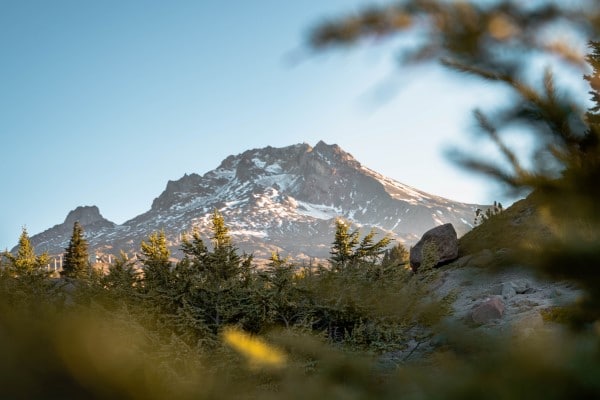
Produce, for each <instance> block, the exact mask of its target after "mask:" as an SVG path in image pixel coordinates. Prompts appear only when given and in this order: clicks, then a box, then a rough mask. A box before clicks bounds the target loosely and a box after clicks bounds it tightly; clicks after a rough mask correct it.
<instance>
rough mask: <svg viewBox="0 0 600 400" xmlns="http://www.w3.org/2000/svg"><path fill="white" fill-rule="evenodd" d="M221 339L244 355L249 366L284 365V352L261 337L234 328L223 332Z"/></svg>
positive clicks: (270, 366) (279, 366)
mask: <svg viewBox="0 0 600 400" xmlns="http://www.w3.org/2000/svg"><path fill="white" fill-rule="evenodd" d="M223 340H224V341H225V343H227V344H228V345H229V346H231V347H232V348H234V349H235V350H236V351H237V352H238V353H241V354H242V355H243V356H244V357H246V359H247V361H248V363H249V365H250V367H251V368H281V367H284V366H285V363H286V356H285V354H284V353H283V352H282V351H280V350H279V349H276V348H275V347H273V346H271V345H269V344H267V343H265V342H264V341H263V340H262V339H260V338H257V337H254V336H252V335H249V334H247V333H245V332H243V331H241V330H239V329H236V328H228V329H226V330H225V331H224V332H223Z"/></svg>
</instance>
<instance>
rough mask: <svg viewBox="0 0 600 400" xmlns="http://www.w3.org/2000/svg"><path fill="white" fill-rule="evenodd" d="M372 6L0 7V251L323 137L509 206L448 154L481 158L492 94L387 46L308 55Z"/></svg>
mask: <svg viewBox="0 0 600 400" xmlns="http://www.w3.org/2000/svg"><path fill="white" fill-rule="evenodd" d="M364 4H365V1H355V0H302V1H281V0H232V1H227V2H225V1H217V0H202V1H179V0H174V1H122V0H116V1H112V0H103V1H82V0H53V1H45V0H38V1H34V0H14V1H10V0H0V139H1V146H2V151H1V153H0V167H1V168H0V179H1V187H2V190H1V192H0V193H1V194H0V248H1V249H4V248H5V247H8V248H10V247H12V246H13V245H14V244H16V241H17V239H18V236H19V234H20V230H21V227H22V226H26V227H27V229H28V231H29V233H30V234H31V235H33V234H35V233H39V232H41V231H43V230H45V229H47V228H49V227H51V226H53V225H55V224H58V223H61V222H63V221H64V218H65V217H66V215H67V213H68V212H69V211H70V210H72V209H74V208H75V207H77V206H79V205H93V204H94V205H97V206H98V207H99V208H100V211H101V213H102V214H103V215H104V217H106V218H108V219H110V220H112V221H114V222H116V223H122V222H125V221H126V220H128V219H130V218H133V217H134V216H136V215H138V214H140V213H142V212H144V211H147V210H148V209H149V208H150V204H151V203H152V200H153V199H154V198H155V197H157V196H158V195H159V194H160V193H161V191H162V190H163V189H164V188H165V185H166V183H167V180H169V179H171V180H175V179H179V178H180V177H181V176H182V175H183V174H184V173H192V172H196V173H199V174H203V173H205V172H207V171H209V170H211V169H213V168H215V167H217V166H218V164H219V163H220V161H221V160H222V159H224V158H225V157H226V156H228V155H230V154H237V153H240V152H242V151H244V150H247V149H250V148H259V147H264V146H267V145H271V146H276V147H278V146H287V145H291V144H294V143H300V142H307V143H309V144H311V145H314V144H315V143H316V142H317V141H319V140H321V139H322V140H324V141H325V142H327V143H337V144H339V145H340V146H341V147H342V148H343V149H345V150H347V151H349V152H350V153H352V154H353V155H354V156H355V157H356V158H357V159H358V160H359V161H360V162H362V163H363V164H364V165H366V166H368V167H370V168H372V169H375V170H377V171H379V172H381V173H383V174H385V175H388V176H390V177H392V178H394V179H396V180H399V181H401V182H403V183H406V184H409V185H412V186H415V187H417V188H419V189H422V190H425V191H428V192H430V193H433V194H437V195H441V196H445V197H448V198H451V199H454V200H460V201H464V202H476V203H491V202H492V201H493V200H495V199H500V198H501V193H500V192H498V189H497V188H494V187H492V186H489V185H486V184H484V183H483V180H481V179H478V178H477V177H476V176H474V175H472V174H469V173H463V172H462V171H461V170H459V169H457V168H456V167H455V166H454V165H453V164H452V163H451V162H450V161H448V160H447V159H446V158H445V157H444V150H445V149H446V148H448V147H450V146H467V148H469V147H468V146H471V148H472V146H473V143H472V140H473V136H472V135H470V134H469V132H470V131H471V130H472V129H471V128H472V125H473V122H472V119H471V118H470V110H472V109H473V108H474V107H476V106H484V107H485V106H486V105H487V104H493V103H494V101H496V100H497V99H498V96H499V94H498V93H497V92H495V91H494V90H493V88H490V87H486V86H485V85H481V84H472V83H469V82H468V81H466V80H464V79H463V78H460V77H458V76H457V75H455V74H449V73H446V72H443V71H442V70H441V69H439V68H437V67H431V68H419V69H413V70H404V69H399V68H398V66H397V65H396V64H395V61H394V49H395V48H396V47H397V44H398V43H394V42H383V43H368V44H367V45H365V46H361V47H360V48H353V49H349V50H336V51H332V52H328V53H326V54H318V55H307V54H303V50H306V48H305V47H304V46H303V45H304V42H305V40H306V37H307V31H308V29H309V28H310V27H311V26H313V25H314V24H315V23H317V22H319V21H321V20H322V18H324V17H327V16H337V15H339V14H340V13H345V12H348V11H351V10H353V9H355V8H356V7H359V6H362V5H364ZM298 54H303V57H300V58H301V61H300V62H297V60H298V57H297V56H298ZM290 60H296V61H295V62H291V61H290Z"/></svg>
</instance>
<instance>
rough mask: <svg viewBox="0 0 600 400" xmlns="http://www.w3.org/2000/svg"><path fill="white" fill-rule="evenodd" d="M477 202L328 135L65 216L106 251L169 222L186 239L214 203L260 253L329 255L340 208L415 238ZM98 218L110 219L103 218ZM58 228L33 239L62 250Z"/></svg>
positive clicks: (362, 222)
mask: <svg viewBox="0 0 600 400" xmlns="http://www.w3.org/2000/svg"><path fill="white" fill-rule="evenodd" d="M476 207H477V206H476V205H471V204H463V203H457V202H454V201H451V200H447V199H444V198H441V197H437V196H433V195H430V194H427V193H425V192H422V191H420V190H418V189H415V188H412V187H410V186H407V185H404V184H402V183H400V182H398V181H395V180H393V179H391V178H388V177H385V176H383V175H381V174H379V173H377V172H375V171H373V170H371V169H369V168H367V167H365V166H362V165H361V164H360V162H358V161H357V160H356V159H354V157H352V155H350V154H349V153H347V152H345V151H344V150H342V149H341V148H340V147H339V146H338V145H335V144H332V145H328V144H326V143H325V142H323V141H320V142H318V143H317V144H316V145H315V146H314V147H311V146H310V145H308V144H306V143H302V144H296V145H292V146H287V147H283V148H274V147H270V146H269V147H266V148H262V149H252V150H247V151H245V152H243V153H241V154H238V155H231V156H229V157H227V158H225V159H224V160H223V161H222V162H221V164H220V165H219V166H218V167H217V168H215V169H213V170H211V171H208V172H206V173H205V174H204V175H202V176H201V175H198V174H195V173H192V174H189V175H188V174H186V175H184V176H183V177H181V178H180V179H178V180H176V181H169V182H168V183H167V185H166V188H165V190H164V191H163V192H162V193H161V194H160V195H159V196H158V197H157V198H156V199H154V201H153V202H152V206H151V208H150V210H148V211H147V212H146V213H144V214H141V215H139V216H137V217H135V218H133V219H131V220H129V221H127V222H125V223H124V224H123V225H114V224H113V223H111V222H110V221H106V220H104V219H103V218H101V216H100V213H99V211H98V209H97V208H95V210H86V212H87V214H86V213H82V210H79V209H78V210H79V211H78V212H76V211H77V210H75V211H73V212H72V213H70V214H69V217H68V218H67V220H66V221H65V223H64V224H62V225H64V226H65V227H67V225H69V224H70V225H71V226H72V222H74V220H80V223H81V224H82V225H83V227H84V229H85V231H86V234H87V237H88V240H89V242H90V245H91V246H92V248H93V249H98V250H101V251H110V252H113V253H115V252H116V251H118V250H119V249H123V250H126V251H136V250H137V249H138V248H139V244H140V242H141V240H142V239H144V238H146V237H147V236H148V235H149V234H150V233H152V232H153V231H155V230H160V229H164V230H165V232H166V234H167V237H168V238H169V240H170V242H171V244H172V245H173V247H174V249H177V247H178V244H179V243H180V240H181V234H182V233H185V232H187V231H189V230H191V229H192V228H197V229H200V230H201V231H206V230H207V229H208V228H209V226H210V225H209V217H210V213H211V212H212V211H213V210H214V209H218V210H220V212H221V213H222V214H223V215H224V217H225V220H226V222H227V224H228V226H229V228H230V231H231V233H232V235H233V236H234V239H235V241H236V243H237V244H238V246H239V247H240V248H241V249H243V250H245V251H247V252H253V253H255V256H256V257H258V258H260V257H265V258H266V257H268V256H269V255H270V253H271V252H272V251H279V252H281V253H283V254H289V255H291V256H293V257H296V258H308V257H327V256H328V251H329V245H330V243H331V241H332V238H333V227H334V220H335V218H338V217H343V218H345V219H348V220H349V221H350V222H352V223H353V224H355V225H357V226H361V227H364V228H365V229H370V228H376V229H378V230H380V231H382V232H385V233H388V234H390V235H392V236H393V237H394V238H396V239H398V240H401V241H405V242H408V243H412V242H413V241H415V239H416V238H418V237H419V236H420V235H421V234H422V233H423V232H425V231H426V230H428V229H430V228H431V227H433V226H435V225H440V224H443V223H447V222H451V223H453V224H454V226H455V228H456V230H457V231H458V232H459V234H460V233H464V232H466V231H467V230H469V229H470V227H471V226H470V224H469V221H471V220H472V218H473V215H474V210H475V208H476ZM80 214H81V216H80ZM98 216H100V219H99V218H98ZM84 217H85V218H84ZM99 220H104V221H106V223H104V222H103V223H102V224H100V225H97V224H98V221H99ZM55 228H56V227H54V228H52V229H55ZM52 229H51V230H49V231H46V232H43V233H42V234H40V235H36V236H34V237H32V241H33V242H34V244H36V242H41V241H43V242H44V244H45V246H46V248H47V249H48V250H50V251H54V252H60V251H62V249H64V247H65V246H66V242H65V240H68V237H67V238H65V237H64V235H60V236H56V237H55V238H52V233H51V232H50V231H52ZM55 232H56V229H55ZM42 239H43V240H42Z"/></svg>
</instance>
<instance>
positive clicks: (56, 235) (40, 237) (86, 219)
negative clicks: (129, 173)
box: [12, 206, 117, 254]
mask: <svg viewBox="0 0 600 400" xmlns="http://www.w3.org/2000/svg"><path fill="white" fill-rule="evenodd" d="M75 221H79V223H80V224H81V226H82V227H83V231H84V233H85V234H86V236H88V233H90V232H91V233H92V234H93V233H94V232H99V231H111V230H114V229H115V228H116V227H117V225H116V224H115V223H114V222H111V221H109V220H107V219H106V218H104V217H103V216H102V214H100V210H99V209H98V207H96V206H80V207H77V208H76V209H74V210H72V211H71V212H69V214H68V215H67V218H65V222H63V223H62V224H58V225H54V226H53V227H52V228H50V229H47V230H45V231H44V232H42V233H39V234H37V235H35V236H33V237H32V238H31V240H32V243H33V244H34V246H35V247H36V249H37V250H38V251H48V252H49V253H51V254H56V253H61V252H62V251H63V250H64V249H65V248H66V247H67V244H68V242H69V239H70V238H71V235H72V234H73V224H74V223H75ZM15 250H16V247H15V248H13V250H12V251H13V252H14V251H15Z"/></svg>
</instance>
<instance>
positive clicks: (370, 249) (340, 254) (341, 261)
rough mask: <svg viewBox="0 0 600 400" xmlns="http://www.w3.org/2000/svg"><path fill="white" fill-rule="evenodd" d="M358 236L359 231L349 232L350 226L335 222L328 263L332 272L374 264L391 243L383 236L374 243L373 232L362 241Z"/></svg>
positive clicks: (340, 220) (339, 221)
mask: <svg viewBox="0 0 600 400" xmlns="http://www.w3.org/2000/svg"><path fill="white" fill-rule="evenodd" d="M359 236H360V232H359V230H358V229H355V230H353V231H350V225H349V224H348V223H347V222H346V221H344V220H342V219H338V220H336V221H335V239H334V241H333V244H332V246H331V251H330V252H329V253H330V254H331V257H330V258H329V261H330V263H331V265H332V267H333V269H334V270H336V271H343V270H345V269H347V268H348V267H351V266H357V265H359V264H361V263H376V262H377V261H378V260H379V258H380V257H381V255H382V254H383V253H384V252H385V247H386V246H387V245H389V243H390V241H391V239H390V238H389V237H387V236H385V237H384V238H383V239H381V240H379V241H377V242H375V241H374V237H375V230H371V231H370V232H369V233H368V234H367V235H365V237H363V239H362V240H360V239H359Z"/></svg>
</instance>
